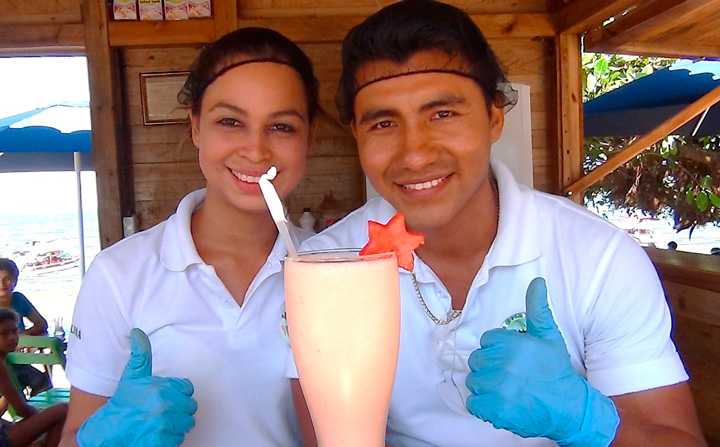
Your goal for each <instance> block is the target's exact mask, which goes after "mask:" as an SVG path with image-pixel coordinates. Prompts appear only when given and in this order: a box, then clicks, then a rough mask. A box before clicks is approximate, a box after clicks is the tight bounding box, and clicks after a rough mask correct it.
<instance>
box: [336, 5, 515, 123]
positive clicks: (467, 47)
mask: <svg viewBox="0 0 720 447" xmlns="http://www.w3.org/2000/svg"><path fill="white" fill-rule="evenodd" d="M423 50H442V51H444V52H445V53H447V54H448V55H451V56H459V57H460V58H461V59H462V60H463V62H464V65H466V67H467V68H466V71H467V72H466V73H464V75H466V76H468V77H469V78H471V79H473V80H474V81H475V82H476V83H477V84H478V86H479V87H480V88H481V89H482V91H483V93H484V95H485V100H486V101H487V102H488V106H489V105H490V104H495V105H496V106H498V107H506V110H509V109H508V108H507V107H512V106H513V105H515V103H517V92H516V91H514V90H513V89H512V87H511V86H510V83H509V82H508V80H507V79H506V78H505V75H504V73H503V69H502V67H501V66H500V63H499V62H498V60H497V57H496V56H495V53H494V52H493V50H492V48H490V44H489V43H488V42H487V40H486V39H485V36H483V34H482V32H481V31H480V29H479V28H478V27H477V25H475V23H474V22H473V21H472V19H471V18H470V16H468V15H467V14H466V13H465V12H464V11H462V10H460V9H458V8H456V7H454V6H451V5H447V4H444V3H440V2H436V1H433V0H404V1H401V2H398V3H394V4H392V5H389V6H387V7H385V8H383V9H381V10H380V11H378V12H376V13H375V14H373V15H371V16H370V17H368V18H367V19H366V20H365V21H363V22H362V23H360V24H359V25H357V26H355V27H354V28H353V29H351V30H350V32H349V33H348V35H347V36H345V39H344V40H343V45H342V67H343V70H342V75H341V77H340V85H339V87H338V92H337V96H336V98H335V100H336V104H337V108H338V111H339V112H340V118H341V119H342V121H343V122H345V123H349V122H350V121H352V120H353V118H354V107H355V94H356V93H357V89H358V88H359V87H360V86H359V85H357V83H356V79H355V73H356V72H357V70H358V69H359V68H360V66H361V65H363V64H364V63H366V62H371V61H375V60H389V61H393V62H395V63H398V64H402V63H404V62H406V61H408V60H409V59H410V58H411V57H412V56H413V55H415V54H416V53H418V52H420V51H423ZM427 68H428V70H429V71H431V70H432V69H433V68H438V67H427ZM421 71H422V70H421ZM389 77H394V76H386V78H389Z"/></svg>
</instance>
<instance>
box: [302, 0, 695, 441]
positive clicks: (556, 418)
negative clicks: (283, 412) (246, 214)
mask: <svg viewBox="0 0 720 447" xmlns="http://www.w3.org/2000/svg"><path fill="white" fill-rule="evenodd" d="M342 57H343V74H342V78H341V82H340V90H339V92H338V96H337V102H338V108H339V110H340V113H341V116H342V118H343V119H344V120H345V121H346V122H347V123H349V124H350V126H351V128H352V131H353V133H354V135H355V137H356V139H357V144H358V153H359V156H360V161H361V163H362V166H363V169H364V171H365V173H366V175H367V176H368V178H369V179H370V181H371V182H372V184H373V186H374V187H375V189H376V190H377V191H378V192H379V193H380V195H381V196H382V197H381V198H377V199H373V200H371V201H370V202H368V203H367V204H366V205H365V206H363V207H362V208H360V209H358V210H356V211H355V212H353V213H352V214H351V215H349V216H348V217H347V218H345V219H344V220H342V221H341V222H339V223H337V224H336V225H334V226H332V227H331V228H329V229H328V230H326V231H325V232H323V233H321V234H320V235H317V236H315V237H313V238H311V239H309V240H308V241H306V243H305V244H304V245H303V248H304V249H321V248H331V247H362V246H363V245H365V243H366V242H367V237H368V234H367V221H368V220H374V221H379V222H382V223H385V222H387V221H388V220H389V219H390V218H391V217H392V216H393V215H394V214H395V213H396V212H397V211H399V212H402V213H403V214H404V215H405V219H406V221H407V225H408V229H409V230H410V231H413V232H417V233H423V234H424V235H425V244H424V245H422V246H420V247H419V248H418V249H417V250H416V252H415V256H416V259H415V268H414V270H413V271H412V272H407V271H404V270H401V272H400V283H401V295H402V325H401V327H402V329H401V341H400V354H399V361H398V369H397V375H396V379H395V387H394V390H393V398H392V403H391V407H390V415H389V420H388V435H387V443H388V445H392V446H395V447H400V446H429V445H432V446H453V447H464V446H467V447H471V446H472V447H479V446H493V447H495V446H555V445H560V446H578V447H579V446H585V447H587V446H589V447H595V446H602V447H605V446H608V445H611V444H612V445H613V446H615V447H620V446H640V445H653V446H674V447H677V446H703V445H705V444H704V441H703V439H702V435H701V433H700V429H699V426H698V422H697V418H696V415H695V409H694V406H693V402H692V399H691V397H690V394H689V392H688V387H687V385H686V384H685V382H686V380H687V379H688V376H687V374H686V373H685V369H684V367H683V365H682V362H681V361H680V358H679V356H678V354H677V352H676V350H675V346H674V345H673V343H672V341H671V340H670V329H671V319H670V313H669V311H668V307H667V304H666V302H665V298H664V294H663V290H662V286H661V284H660V282H659V280H658V277H657V275H656V273H655V270H654V268H653V266H652V264H651V263H650V261H649V260H648V258H647V256H646V255H645V253H644V252H643V250H642V249H641V248H640V247H639V246H637V244H635V243H634V242H633V241H632V240H631V239H630V238H629V237H628V236H627V235H625V234H624V233H622V232H621V231H619V230H617V229H616V228H615V227H613V226H612V225H610V224H608V223H607V222H605V221H603V220H602V219H600V218H597V217H596V216H594V215H592V214H591V213H589V212H587V211H586V210H584V209H583V208H582V207H579V206H577V205H575V204H574V203H572V202H570V201H568V200H566V199H564V198H560V197H557V196H553V195H550V194H545V193H542V192H539V191H535V190H532V189H529V188H526V187H524V186H522V185H520V184H518V183H517V182H516V181H515V179H514V178H513V176H512V174H511V173H510V172H509V171H508V169H507V168H506V167H505V166H503V165H502V164H500V163H498V162H495V161H491V160H490V148H491V146H492V144H493V143H494V142H495V141H497V139H498V138H499V136H500V134H501V131H502V128H503V118H504V113H503V112H504V109H507V108H508V107H510V106H512V104H513V102H514V92H513V91H512V89H510V88H509V84H508V81H507V79H506V78H505V76H504V74H503V72H502V70H501V67H500V65H499V63H498V61H497V59H496V57H495V55H494V53H493V51H492V49H491V48H490V46H489V45H488V43H487V41H486V40H485V38H484V37H483V35H482V33H481V32H480V30H479V29H478V28H477V27H476V25H475V24H474V23H473V21H472V20H471V19H470V17H468V16H467V14H465V13H464V12H462V11H461V10H459V9H457V8H455V7H452V6H449V5H445V4H442V3H438V2H434V1H428V0H415V1H410V0H406V1H402V2H399V3H395V4H393V5H391V6H388V7H386V8H384V9H382V10H381V11H379V12H378V13H376V14H374V15H373V16H371V17H369V18H368V19H367V20H365V21H364V22H363V23H361V24H360V25H358V26H357V27H356V28H354V29H353V30H351V31H350V33H349V34H348V36H347V37H346V38H345V40H344V42H343V51H342ZM289 369H290V370H291V372H292V365H289ZM293 387H294V393H295V396H296V401H297V402H298V404H299V407H300V409H299V414H300V416H301V419H304V421H302V423H301V425H302V426H303V427H304V429H303V431H304V435H305V437H306V439H307V440H308V442H307V444H309V445H312V444H313V443H314V439H313V432H312V426H311V423H310V421H309V419H308V418H307V412H306V411H305V410H304V409H303V408H302V405H303V401H302V392H301V390H300V387H299V384H298V383H297V381H295V383H294V385H293Z"/></svg>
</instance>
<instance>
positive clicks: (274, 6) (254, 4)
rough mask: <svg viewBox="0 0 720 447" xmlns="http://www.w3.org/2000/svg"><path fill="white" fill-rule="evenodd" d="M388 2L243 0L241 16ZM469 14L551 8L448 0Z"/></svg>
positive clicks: (525, 0) (527, 0)
mask: <svg viewBox="0 0 720 447" xmlns="http://www.w3.org/2000/svg"><path fill="white" fill-rule="evenodd" d="M389 3H390V2H387V1H383V2H375V1H373V2H368V1H367V0H342V1H338V0H242V2H241V5H242V10H241V14H242V16H243V17H248V18H249V17H296V18H304V17H307V16H313V17H324V16H369V15H370V14H373V13H374V12H376V11H378V10H379V9H380V8H381V7H382V6H385V5H387V4H389ZM447 3H450V4H452V5H455V6H457V7H459V8H461V9H463V10H464V11H467V12H468V14H499V13H518V14H523V13H539V12H548V11H550V10H551V9H552V8H551V5H552V2H551V1H548V0H482V1H478V0H450V1H447Z"/></svg>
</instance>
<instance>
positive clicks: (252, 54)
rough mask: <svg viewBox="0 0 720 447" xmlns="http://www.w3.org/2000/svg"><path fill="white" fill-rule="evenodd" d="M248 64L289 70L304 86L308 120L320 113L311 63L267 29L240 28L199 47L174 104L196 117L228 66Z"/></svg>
mask: <svg viewBox="0 0 720 447" xmlns="http://www.w3.org/2000/svg"><path fill="white" fill-rule="evenodd" d="M251 61H267V62H276V63H280V64H284V65H288V66H290V67H292V68H293V69H294V70H295V71H296V72H297V73H298V74H299V75H300V78H301V79H302V82H303V85H304V87H305V98H306V101H307V109H308V114H309V117H310V121H312V120H313V119H314V118H315V117H316V116H318V115H320V114H321V113H322V109H321V107H320V95H319V84H320V83H319V81H318V80H317V78H316V77H315V75H314V73H313V66H312V62H311V61H310V59H309V58H308V57H307V55H306V54H305V53H304V52H303V51H302V50H301V49H300V47H298V46H297V45H296V44H295V43H293V42H292V41H291V40H290V39H288V38H287V37H285V36H283V35H282V34H280V33H278V32H277V31H273V30H271V29H267V28H240V29H238V30H235V31H233V32H231V33H228V34H226V35H224V36H223V37H221V38H220V39H218V40H217V41H215V42H214V43H212V44H210V45H208V46H206V47H205V48H203V50H202V51H201V52H200V55H199V56H198V58H197V59H196V60H195V62H193V64H192V66H191V67H190V74H189V75H188V78H187V81H186V82H185V85H184V86H183V88H182V89H181V90H180V93H178V102H179V103H180V104H183V105H186V106H188V107H190V110H191V112H192V113H193V114H194V115H198V114H199V113H200V109H201V106H202V99H203V95H204V94H205V90H206V89H207V88H208V86H209V85H210V84H212V83H213V82H214V81H215V79H217V78H218V77H219V76H221V75H222V74H224V73H225V70H226V69H229V68H231V66H235V64H242V63H243V62H251Z"/></svg>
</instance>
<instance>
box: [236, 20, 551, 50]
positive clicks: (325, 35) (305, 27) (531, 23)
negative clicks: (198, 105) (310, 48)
mask: <svg viewBox="0 0 720 447" xmlns="http://www.w3.org/2000/svg"><path fill="white" fill-rule="evenodd" d="M364 19H365V16H349V17H303V18H301V19H298V18H297V17H291V18H276V17H272V18H251V19H248V18H245V17H242V18H241V19H240V20H239V21H238V26H239V27H245V26H261V27H266V28H272V29H275V30H277V31H279V32H280V33H282V34H284V35H285V36H287V37H288V38H289V39H291V40H293V41H295V42H298V43H304V42H340V41H342V39H343V38H344V37H345V35H346V34H347V33H348V31H350V28H352V27H353V26H355V25H357V24H359V23H360V22H362V21H363V20H364ZM472 19H473V21H474V22H475V23H476V24H477V25H478V27H480V29H481V30H482V32H483V34H485V36H486V37H488V38H491V37H495V38H497V37H512V38H523V37H531V38H532V37H550V36H554V35H555V25H554V22H553V18H552V16H551V15H549V14H493V15H474V16H472Z"/></svg>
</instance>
